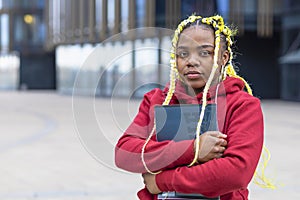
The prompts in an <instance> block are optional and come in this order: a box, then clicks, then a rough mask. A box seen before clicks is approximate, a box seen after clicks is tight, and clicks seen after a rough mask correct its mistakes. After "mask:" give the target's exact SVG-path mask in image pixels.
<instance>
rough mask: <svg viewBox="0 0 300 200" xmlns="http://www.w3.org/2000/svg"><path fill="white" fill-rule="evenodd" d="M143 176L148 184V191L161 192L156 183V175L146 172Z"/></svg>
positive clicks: (152, 192)
mask: <svg viewBox="0 0 300 200" xmlns="http://www.w3.org/2000/svg"><path fill="white" fill-rule="evenodd" d="M142 177H143V179H144V184H145V185H146V188H147V189H148V191H149V192H150V193H151V194H158V193H161V191H160V190H159V188H158V186H157V185H156V181H155V175H153V174H149V173H145V174H142Z"/></svg>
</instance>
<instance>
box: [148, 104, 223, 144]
mask: <svg viewBox="0 0 300 200" xmlns="http://www.w3.org/2000/svg"><path fill="white" fill-rule="evenodd" d="M200 110H201V105H200V104H176V105H167V106H155V108H154V112H155V123H156V139H157V141H164V140H174V141H181V140H192V139H194V138H195V137H196V128H197V124H198V121H199V116H200V112H201V111H200ZM216 130H218V125H217V114H216V104H208V105H207V106H206V109H205V113H204V118H203V122H202V126H201V130H200V134H202V133H204V132H206V131H216Z"/></svg>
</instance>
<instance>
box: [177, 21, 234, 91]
mask: <svg viewBox="0 0 300 200" xmlns="http://www.w3.org/2000/svg"><path fill="white" fill-rule="evenodd" d="M214 47H215V46H214V32H213V30H212V29H209V28H206V27H202V26H191V27H189V28H187V29H185V30H184V31H183V32H182V33H181V35H180V37H179V40H178V44H177V49H176V55H177V68H178V72H179V74H180V76H181V78H182V79H183V80H184V82H185V83H186V84H187V85H188V86H190V88H192V89H193V90H194V92H195V93H196V94H198V93H199V92H201V91H202V90H203V88H204V86H205V84H206V82H207V80H208V77H209V75H210V73H211V70H212V66H213V60H214ZM221 49H222V48H220V51H219V57H218V65H219V69H218V70H217V71H216V74H215V76H214V80H213V82H212V85H215V84H217V83H218V78H219V77H220V73H221V72H220V71H221V65H225V64H226V63H227V61H228V58H229V54H228V51H226V50H225V51H224V50H221Z"/></svg>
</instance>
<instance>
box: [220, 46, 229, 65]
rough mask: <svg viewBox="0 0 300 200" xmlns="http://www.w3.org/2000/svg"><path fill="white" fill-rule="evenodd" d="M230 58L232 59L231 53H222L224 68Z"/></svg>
mask: <svg viewBox="0 0 300 200" xmlns="http://www.w3.org/2000/svg"><path fill="white" fill-rule="evenodd" d="M229 58H230V54H229V51H228V50H225V51H224V52H223V53H222V58H221V63H222V65H223V66H224V65H226V63H227V62H228V61H229Z"/></svg>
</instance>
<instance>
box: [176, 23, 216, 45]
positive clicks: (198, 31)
mask: <svg viewBox="0 0 300 200" xmlns="http://www.w3.org/2000/svg"><path fill="white" fill-rule="evenodd" d="M183 44H187V45H191V44H195V45H197V44H198V45H200V44H211V45H213V44H214V32H213V30H212V29H210V28H207V27H203V26H191V27H188V28H186V29H185V30H183V31H182V33H181V34H180V37H179V41H178V45H183Z"/></svg>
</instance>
